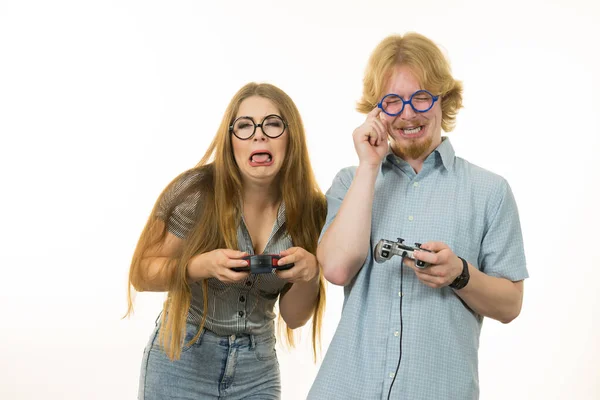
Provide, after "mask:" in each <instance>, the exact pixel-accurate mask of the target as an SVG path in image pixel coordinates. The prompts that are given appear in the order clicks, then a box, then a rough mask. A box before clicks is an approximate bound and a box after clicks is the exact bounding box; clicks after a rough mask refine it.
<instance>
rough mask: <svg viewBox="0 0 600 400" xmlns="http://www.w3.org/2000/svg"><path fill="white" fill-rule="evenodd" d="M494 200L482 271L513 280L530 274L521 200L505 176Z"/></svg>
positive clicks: (483, 242)
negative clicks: (515, 195) (518, 206)
mask: <svg viewBox="0 0 600 400" xmlns="http://www.w3.org/2000/svg"><path fill="white" fill-rule="evenodd" d="M492 204H494V205H495V207H494V208H493V209H490V211H489V216H488V217H487V218H486V220H488V226H487V227H486V230H485V232H484V235H483V239H482V242H481V251H480V253H479V260H478V262H479V266H480V268H481V271H483V272H484V273H486V274H487V275H490V276H495V277H499V278H505V279H509V280H511V281H513V282H516V281H520V280H523V279H525V278H528V277H529V274H528V272H527V267H526V261H525V250H524V246H523V234H522V232H521V223H520V220H519V213H518V210H517V204H516V202H515V198H514V196H513V193H512V190H511V188H510V186H509V184H508V182H506V181H505V180H502V184H501V185H500V186H499V188H498V191H497V192H496V199H495V201H493V202H492Z"/></svg>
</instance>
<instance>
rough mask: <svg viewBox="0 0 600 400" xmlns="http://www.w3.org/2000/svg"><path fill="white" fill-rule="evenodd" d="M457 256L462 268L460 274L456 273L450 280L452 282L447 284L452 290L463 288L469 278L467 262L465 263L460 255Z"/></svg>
mask: <svg viewBox="0 0 600 400" xmlns="http://www.w3.org/2000/svg"><path fill="white" fill-rule="evenodd" d="M457 257H458V256H457ZM458 258H459V259H460V261H462V265H463V269H462V271H461V273H460V275H458V276H457V277H456V279H454V281H452V283H451V284H450V285H449V286H450V287H451V288H452V289H454V290H460V289H462V288H464V287H465V286H467V284H468V283H469V279H470V275H469V263H467V261H466V260H465V259H464V258H462V257H458Z"/></svg>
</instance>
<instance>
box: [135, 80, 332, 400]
mask: <svg viewBox="0 0 600 400" xmlns="http://www.w3.org/2000/svg"><path fill="white" fill-rule="evenodd" d="M326 207H327V206H326V200H325V197H324V195H323V193H322V192H321V191H320V189H319V188H318V185H317V183H316V180H315V177H314V174H313V171H312V168H311V165H310V160H309V156H308V150H307V146H306V141H305V134H304V128H303V124H302V121H301V118H300V114H299V112H298V110H297V108H296V106H295V104H294V103H293V101H292V100H291V99H290V97H289V96H288V95H287V94H285V93H284V92H283V91H282V90H280V89H279V88H277V87H275V86H273V85H269V84H256V83H250V84H247V85H246V86H244V87H243V88H241V89H240V90H239V91H238V92H237V93H236V94H235V96H234V97H233V99H232V100H231V102H230V103H229V106H228V107H227V109H226V111H225V115H224V116H223V120H222V122H221V125H220V127H219V129H218V132H217V134H216V136H215V138H214V139H213V141H212V143H211V144H210V146H209V148H208V150H207V151H206V153H205V155H204V157H203V158H202V160H201V161H200V162H199V163H198V165H197V166H196V167H195V168H192V169H190V170H188V171H186V172H184V173H182V174H181V175H180V176H178V177H177V178H175V179H174V180H173V181H172V182H171V183H170V184H169V185H168V186H167V187H166V188H165V190H164V191H163V193H162V194H161V195H160V197H159V199H158V200H157V202H156V205H155V206H154V209H153V210H152V213H151V215H150V217H149V219H148V222H147V224H146V226H145V227H144V230H143V232H142V234H141V237H140V239H139V242H138V245H137V247H136V249H135V253H134V256H133V260H132V263H131V269H130V273H129V282H130V284H131V286H133V288H135V290H137V291H166V292H168V296H167V300H166V301H165V303H164V307H163V312H162V314H161V317H160V319H159V322H158V323H157V326H156V329H155V331H154V333H153V334H152V335H151V338H150V341H149V343H148V345H147V347H146V349H145V351H144V357H143V362H142V370H141V375H140V388H139V399H145V400H152V399H164V398H202V399H211V398H214V399H216V398H223V397H227V399H242V398H244V399H252V398H257V399H258V398H260V399H279V398H280V397H281V385H280V376H279V365H278V362H277V356H276V352H275V332H274V331H275V329H274V325H275V324H274V319H275V317H276V313H275V312H274V308H275V303H276V302H278V308H279V317H280V318H279V319H280V321H281V320H283V322H284V323H285V325H287V328H286V329H287V334H286V339H287V341H288V343H290V344H292V345H293V332H292V330H293V329H295V328H298V327H301V326H303V325H304V324H306V322H307V321H308V320H309V319H310V318H311V317H312V318H313V331H312V338H313V349H314V350H315V354H316V347H317V344H316V343H317V339H318V337H319V331H320V326H321V317H322V314H323V308H324V305H325V289H324V279H323V275H322V273H321V270H320V268H319V265H318V264H317V260H316V257H315V255H314V254H315V252H316V247H317V240H318V237H319V233H320V231H321V228H322V226H323V223H324V220H325V216H326ZM253 254H277V255H280V256H281V259H280V260H279V264H280V265H283V264H294V266H293V267H292V268H291V269H288V270H276V271H275V272H271V273H261V274H254V273H250V272H247V271H241V272H240V271H236V270H237V269H238V268H239V267H247V266H248V261H246V260H244V259H242V257H244V256H247V255H253ZM129 306H130V307H129V311H131V297H130V301H129Z"/></svg>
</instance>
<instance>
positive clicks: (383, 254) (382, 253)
mask: <svg viewBox="0 0 600 400" xmlns="http://www.w3.org/2000/svg"><path fill="white" fill-rule="evenodd" d="M381 255H382V256H383V257H389V256H390V252H389V251H386V250H384V251H382V252H381Z"/></svg>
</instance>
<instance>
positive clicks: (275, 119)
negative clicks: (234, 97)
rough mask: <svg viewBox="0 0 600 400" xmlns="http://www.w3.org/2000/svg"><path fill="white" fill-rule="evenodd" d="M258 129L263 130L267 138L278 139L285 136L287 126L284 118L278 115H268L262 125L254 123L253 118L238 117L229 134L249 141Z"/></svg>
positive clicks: (230, 127)
mask: <svg viewBox="0 0 600 400" xmlns="http://www.w3.org/2000/svg"><path fill="white" fill-rule="evenodd" d="M257 127H259V128H260V129H262V131H263V133H264V134H265V135H266V136H267V137H269V138H271V139H276V138H278V137H279V136H281V135H283V132H285V128H287V124H286V122H285V121H284V120H283V118H281V117H280V116H279V115H276V114H271V115H267V116H266V117H264V118H263V120H262V121H261V123H260V124H256V123H254V119H252V117H238V118H237V119H236V120H235V121H233V124H231V125H230V126H229V132H230V133H233V134H234V135H235V137H236V138H238V139H240V140H247V139H250V138H251V137H252V136H254V134H255V133H256V128H257Z"/></svg>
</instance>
